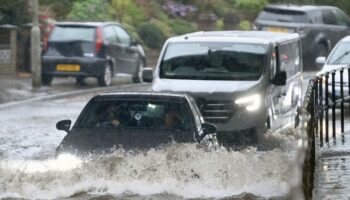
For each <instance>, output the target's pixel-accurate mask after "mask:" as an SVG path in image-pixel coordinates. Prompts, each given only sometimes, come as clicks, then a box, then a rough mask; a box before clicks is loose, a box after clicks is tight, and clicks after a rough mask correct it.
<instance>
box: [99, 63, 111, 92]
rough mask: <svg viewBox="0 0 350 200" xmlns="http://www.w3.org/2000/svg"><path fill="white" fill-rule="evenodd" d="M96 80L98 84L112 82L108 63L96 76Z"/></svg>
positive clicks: (104, 84)
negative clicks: (100, 73)
mask: <svg viewBox="0 0 350 200" xmlns="http://www.w3.org/2000/svg"><path fill="white" fill-rule="evenodd" d="M97 82H98V84H99V85H100V86H103V87H106V86H110V85H111V83H112V69H111V66H110V65H109V64H107V65H106V67H105V70H104V72H103V74H102V75H101V76H99V77H97Z"/></svg>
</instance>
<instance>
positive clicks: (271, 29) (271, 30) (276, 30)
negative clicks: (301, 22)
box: [266, 27, 288, 33]
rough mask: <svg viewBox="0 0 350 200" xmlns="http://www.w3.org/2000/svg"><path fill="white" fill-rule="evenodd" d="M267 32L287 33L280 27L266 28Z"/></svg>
mask: <svg viewBox="0 0 350 200" xmlns="http://www.w3.org/2000/svg"><path fill="white" fill-rule="evenodd" d="M266 30H267V31H270V32H283V33H288V28H281V27H267V29H266Z"/></svg>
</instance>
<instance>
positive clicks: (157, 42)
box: [137, 22, 165, 49]
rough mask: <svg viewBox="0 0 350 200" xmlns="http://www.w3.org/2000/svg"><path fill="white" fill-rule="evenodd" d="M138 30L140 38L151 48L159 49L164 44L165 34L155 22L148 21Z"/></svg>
mask: <svg viewBox="0 0 350 200" xmlns="http://www.w3.org/2000/svg"><path fill="white" fill-rule="evenodd" d="M137 32H138V34H139V36H140V38H141V39H142V40H143V41H144V42H145V44H146V45H147V46H148V47H149V48H154V49H158V48H160V47H161V46H162V45H163V42H164V41H165V36H164V34H163V32H162V30H160V29H159V28H158V27H157V26H156V25H155V24H154V23H152V22H146V23H144V24H142V25H141V26H139V27H138V29H137Z"/></svg>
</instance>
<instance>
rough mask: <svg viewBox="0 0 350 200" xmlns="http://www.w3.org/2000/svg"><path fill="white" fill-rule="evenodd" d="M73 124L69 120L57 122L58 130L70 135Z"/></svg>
mask: <svg viewBox="0 0 350 200" xmlns="http://www.w3.org/2000/svg"><path fill="white" fill-rule="evenodd" d="M71 123H72V121H71V120H69V119H66V120H61V121H59V122H57V124H56V128H57V130H60V131H66V132H67V133H68V131H69V129H70V125H71Z"/></svg>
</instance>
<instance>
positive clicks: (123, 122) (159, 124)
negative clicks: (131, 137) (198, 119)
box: [75, 99, 194, 131]
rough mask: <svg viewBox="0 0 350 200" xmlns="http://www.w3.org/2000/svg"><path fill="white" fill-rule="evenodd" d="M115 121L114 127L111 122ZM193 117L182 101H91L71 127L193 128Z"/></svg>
mask: <svg viewBox="0 0 350 200" xmlns="http://www.w3.org/2000/svg"><path fill="white" fill-rule="evenodd" d="M115 120H117V121H118V123H117V124H116V126H113V122H114V121H115ZM193 123H194V122H193V115H192V113H190V109H189V106H188V104H187V103H186V102H184V101H179V102H172V101H161V100H144V99H142V100H137V99H135V100H133V99H132V100H96V101H93V102H91V103H90V104H89V105H88V107H87V108H86V109H85V111H84V113H83V114H82V116H81V117H80V118H79V120H78V121H77V124H76V126H75V128H144V129H149V128H151V129H159V128H161V129H180V130H185V131H188V130H190V129H193V127H194V125H193Z"/></svg>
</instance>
